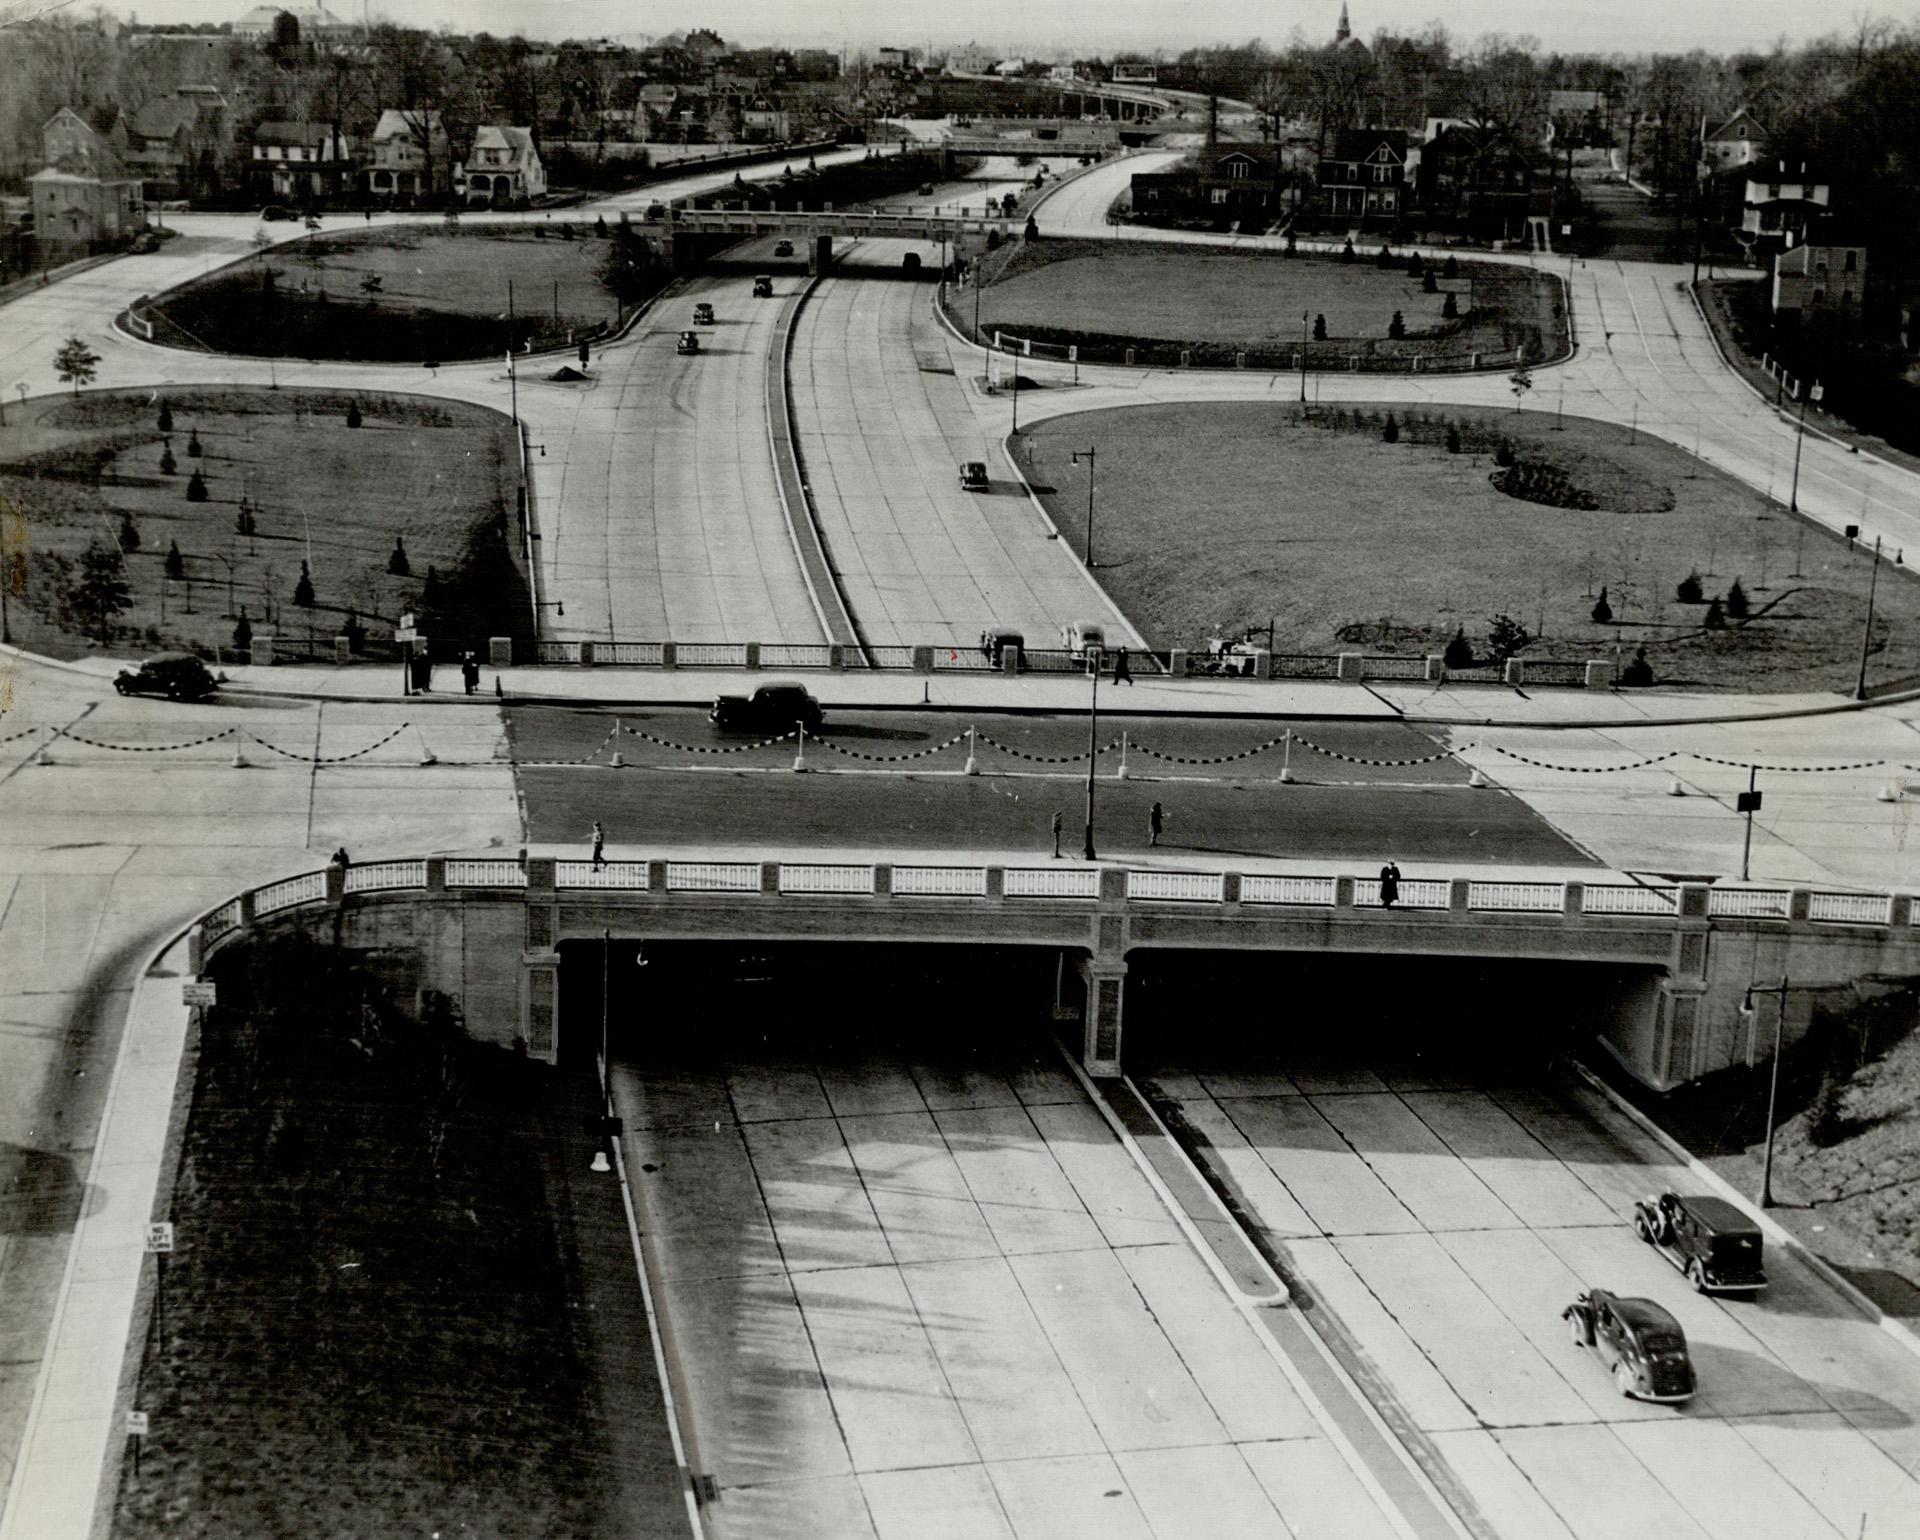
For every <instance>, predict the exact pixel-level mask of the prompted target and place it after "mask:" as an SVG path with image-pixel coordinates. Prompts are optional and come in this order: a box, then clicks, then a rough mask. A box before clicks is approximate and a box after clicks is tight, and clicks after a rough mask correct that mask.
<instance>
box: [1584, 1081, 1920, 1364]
mask: <svg viewBox="0 0 1920 1540" xmlns="http://www.w3.org/2000/svg"><path fill="white" fill-rule="evenodd" d="M1568 1063H1569V1065H1570V1067H1571V1068H1572V1069H1573V1071H1574V1073H1575V1074H1577V1075H1578V1076H1579V1077H1580V1078H1581V1079H1582V1080H1583V1081H1585V1082H1586V1083H1587V1085H1588V1086H1590V1087H1591V1088H1592V1089H1593V1090H1595V1091H1597V1092H1599V1093H1600V1095H1602V1096H1603V1097H1605V1098H1606V1099H1607V1101H1608V1102H1610V1103H1611V1104H1612V1105H1613V1106H1614V1107H1615V1108H1617V1109H1618V1110H1619V1111H1621V1112H1623V1113H1625V1114H1626V1116H1627V1117H1628V1118H1629V1119H1630V1120H1631V1121H1632V1122H1633V1123H1634V1124H1635V1125H1636V1126H1637V1127H1638V1128H1639V1129H1640V1130H1641V1131H1642V1132H1643V1133H1647V1134H1650V1135H1652V1137H1653V1138H1655V1139H1657V1140H1658V1141H1659V1142H1660V1144H1661V1145H1662V1147H1664V1148H1665V1149H1666V1150H1668V1151H1669V1152H1670V1153H1671V1154H1673V1155H1674V1156H1675V1157H1676V1158H1677V1159H1679V1160H1680V1161H1681V1162H1683V1163H1684V1164H1685V1166H1686V1168H1687V1170H1688V1172H1689V1173H1691V1174H1692V1175H1693V1176H1694V1177H1695V1178H1696V1179H1697V1180H1699V1181H1700V1182H1702V1183H1704V1184H1705V1185H1706V1186H1707V1187H1709V1188H1711V1189H1712V1190H1713V1192H1714V1193H1715V1194H1716V1195H1717V1196H1719V1197H1722V1198H1725V1199H1726V1200H1727V1201H1728V1202H1729V1203H1731V1204H1732V1205H1733V1206H1734V1207H1735V1208H1737V1209H1739V1210H1740V1212H1741V1213H1743V1214H1745V1215H1746V1216H1747V1217H1748V1218H1749V1219H1751V1220H1752V1221H1753V1222H1754V1223H1755V1224H1757V1225H1758V1226H1759V1227H1760V1228H1761V1230H1763V1231H1764V1232H1765V1233H1766V1236H1767V1238H1768V1239H1769V1240H1770V1241H1772V1242H1773V1243H1774V1244H1775V1245H1776V1246H1779V1247H1781V1248H1782V1249H1784V1250H1786V1251H1790V1252H1792V1253H1793V1254H1794V1255H1795V1256H1797V1257H1799V1258H1800V1259H1801V1260H1802V1261H1803V1262H1805V1263H1806V1264H1807V1266H1808V1267H1810V1268H1811V1269H1812V1270H1813V1271H1814V1272H1815V1273H1816V1274H1818V1275H1819V1277H1820V1278H1821V1280H1822V1281H1823V1282H1825V1283H1826V1284H1827V1285H1828V1286H1829V1287H1830V1288H1832V1289H1833V1290H1834V1291H1835V1292H1836V1293H1837V1294H1839V1295H1841V1296H1842V1297H1843V1298H1844V1299H1846V1300H1847V1302H1848V1303H1849V1304H1851V1305H1852V1306H1853V1307H1854V1308H1855V1309H1856V1310H1858V1311H1859V1312H1860V1314H1861V1315H1863V1316H1864V1317H1866V1319H1867V1320H1869V1321H1871V1322H1872V1323H1873V1324H1874V1325H1876V1326H1878V1327H1879V1328H1880V1330H1882V1331H1883V1332H1885V1333H1886V1334H1887V1335H1888V1336H1889V1337H1891V1338H1893V1340H1894V1341H1895V1342H1897V1343H1899V1344H1900V1346H1902V1347H1903V1348H1905V1349H1906V1350H1907V1351H1908V1352H1909V1353H1912V1354H1913V1355H1914V1356H1915V1357H1916V1358H1920V1335H1916V1334H1915V1333H1914V1331H1913V1329H1912V1328H1911V1327H1909V1326H1908V1325H1907V1324H1906V1323H1905V1322H1904V1321H1897V1320H1895V1319H1894V1318H1893V1317H1892V1316H1890V1315H1888V1314H1887V1313H1886V1312H1885V1311H1883V1310H1882V1309H1881V1308H1880V1307H1879V1306H1878V1305H1876V1304H1875V1303H1874V1302H1873V1301H1872V1300H1870V1299H1868V1298H1867V1296H1866V1295H1864V1294H1862V1293H1861V1292H1860V1290H1859V1289H1857V1288H1856V1287H1854V1285H1853V1284H1851V1283H1850V1282H1848V1281H1847V1279H1846V1278H1845V1277H1843V1276H1842V1275H1841V1274H1840V1273H1839V1271H1838V1270H1837V1269H1835V1268H1834V1266H1833V1264H1832V1263H1830V1262H1828V1261H1827V1260H1826V1258H1824V1257H1822V1256H1821V1255H1820V1254H1819V1253H1818V1252H1815V1251H1813V1250H1811V1249H1810V1248H1809V1247H1808V1246H1807V1245H1806V1243H1805V1242H1804V1241H1802V1240H1801V1239H1800V1238H1799V1237H1798V1236H1796V1235H1793V1234H1792V1233H1790V1232H1789V1231H1787V1230H1785V1229H1783V1228H1781V1226H1779V1225H1778V1224H1776V1223H1774V1221H1773V1220H1772V1219H1770V1218H1769V1217H1768V1216H1767V1211H1766V1210H1765V1209H1763V1208H1760V1207H1759V1206H1758V1205H1756V1204H1755V1203H1754V1202H1753V1201H1752V1200H1751V1199H1750V1198H1748V1197H1747V1196H1746V1195H1745V1194H1743V1193H1742V1192H1740V1190H1739V1189H1738V1188H1736V1187H1734V1186H1733V1184H1732V1183H1730V1182H1728V1181H1727V1180H1726V1179H1725V1178H1724V1177H1722V1176H1721V1175H1720V1174H1719V1173H1718V1172H1716V1171H1714V1170H1713V1169H1712V1168H1711V1167H1710V1166H1708V1165H1706V1164H1705V1163H1704V1162H1702V1161H1700V1160H1698V1159H1696V1158H1695V1157H1694V1155H1693V1153H1692V1152H1691V1151H1690V1150H1688V1149H1687V1147H1686V1146H1685V1145H1683V1144H1681V1143H1680V1141H1679V1140H1677V1139H1675V1138H1674V1137H1673V1135H1671V1134H1669V1133H1668V1132H1667V1131H1666V1130H1665V1129H1664V1128H1662V1127H1661V1126H1660V1125H1659V1124H1658V1123H1656V1122H1654V1120H1653V1119H1652V1118H1651V1117H1649V1116H1648V1115H1647V1114H1646V1113H1644V1112H1642V1111H1641V1110H1640V1109H1639V1108H1638V1107H1636V1106H1634V1104H1633V1103H1632V1102H1630V1101H1628V1100H1627V1099H1626V1098H1625V1097H1624V1096H1622V1095H1621V1094H1620V1093H1619V1092H1618V1091H1616V1090H1614V1088H1613V1087H1612V1086H1610V1085H1608V1084H1607V1083H1606V1081H1605V1080H1603V1079H1601V1077H1600V1076H1599V1075H1597V1074H1595V1073H1594V1072H1593V1071H1592V1070H1590V1069H1588V1068H1587V1066H1586V1065H1585V1064H1582V1063H1581V1062H1580V1061H1579V1060H1578V1059H1569V1060H1568Z"/></svg>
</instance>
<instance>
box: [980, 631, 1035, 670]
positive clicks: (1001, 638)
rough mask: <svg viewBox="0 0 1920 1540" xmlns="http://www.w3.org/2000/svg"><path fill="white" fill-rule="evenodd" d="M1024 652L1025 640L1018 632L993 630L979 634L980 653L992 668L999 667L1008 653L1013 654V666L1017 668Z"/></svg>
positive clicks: (1025, 647) (1025, 648)
mask: <svg viewBox="0 0 1920 1540" xmlns="http://www.w3.org/2000/svg"><path fill="white" fill-rule="evenodd" d="M1026 650H1027V639H1026V638H1025V637H1024V636H1022V635H1021V634H1020V633H1019V632H1018V631H1008V630H1005V629H1003V628H995V629H993V630H990V631H982V632H981V633H980V651H981V652H982V653H983V654H984V655H985V657H986V660H987V663H988V664H989V665H990V666H991V667H993V668H999V667H1001V665H1002V663H1003V662H1004V660H1005V658H1006V656H1007V654H1008V653H1012V654H1013V658H1014V666H1015V667H1018V666H1019V662H1020V658H1021V655H1022V654H1023V653H1025V652H1026Z"/></svg>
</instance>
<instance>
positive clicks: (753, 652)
mask: <svg viewBox="0 0 1920 1540" xmlns="http://www.w3.org/2000/svg"><path fill="white" fill-rule="evenodd" d="M759 666H760V644H759V643H758V642H748V643H747V667H748V668H758V667H759Z"/></svg>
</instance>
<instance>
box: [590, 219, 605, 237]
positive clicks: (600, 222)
mask: <svg viewBox="0 0 1920 1540" xmlns="http://www.w3.org/2000/svg"><path fill="white" fill-rule="evenodd" d="M593 233H594V234H595V235H597V236H599V237H600V239H601V240H603V241H604V240H605V239H606V238H607V216H606V215H605V214H602V215H601V216H600V217H599V218H598V219H596V220H594V222H593Z"/></svg>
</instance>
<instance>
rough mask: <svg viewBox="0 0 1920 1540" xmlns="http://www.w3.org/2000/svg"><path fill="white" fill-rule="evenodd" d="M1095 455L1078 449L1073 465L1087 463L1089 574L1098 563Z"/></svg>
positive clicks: (1075, 451)
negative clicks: (1095, 541) (1095, 543)
mask: <svg viewBox="0 0 1920 1540" xmlns="http://www.w3.org/2000/svg"><path fill="white" fill-rule="evenodd" d="M1094 453H1095V452H1094V451H1093V450H1091V449H1076V450H1074V452H1073V463H1074V464H1075V465H1078V464H1079V463H1080V462H1081V461H1082V460H1085V461H1086V462H1087V552H1086V563H1087V570H1088V571H1089V572H1091V571H1092V570H1093V569H1094V567H1095V565H1096V563H1095V562H1094V559H1093V457H1094Z"/></svg>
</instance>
